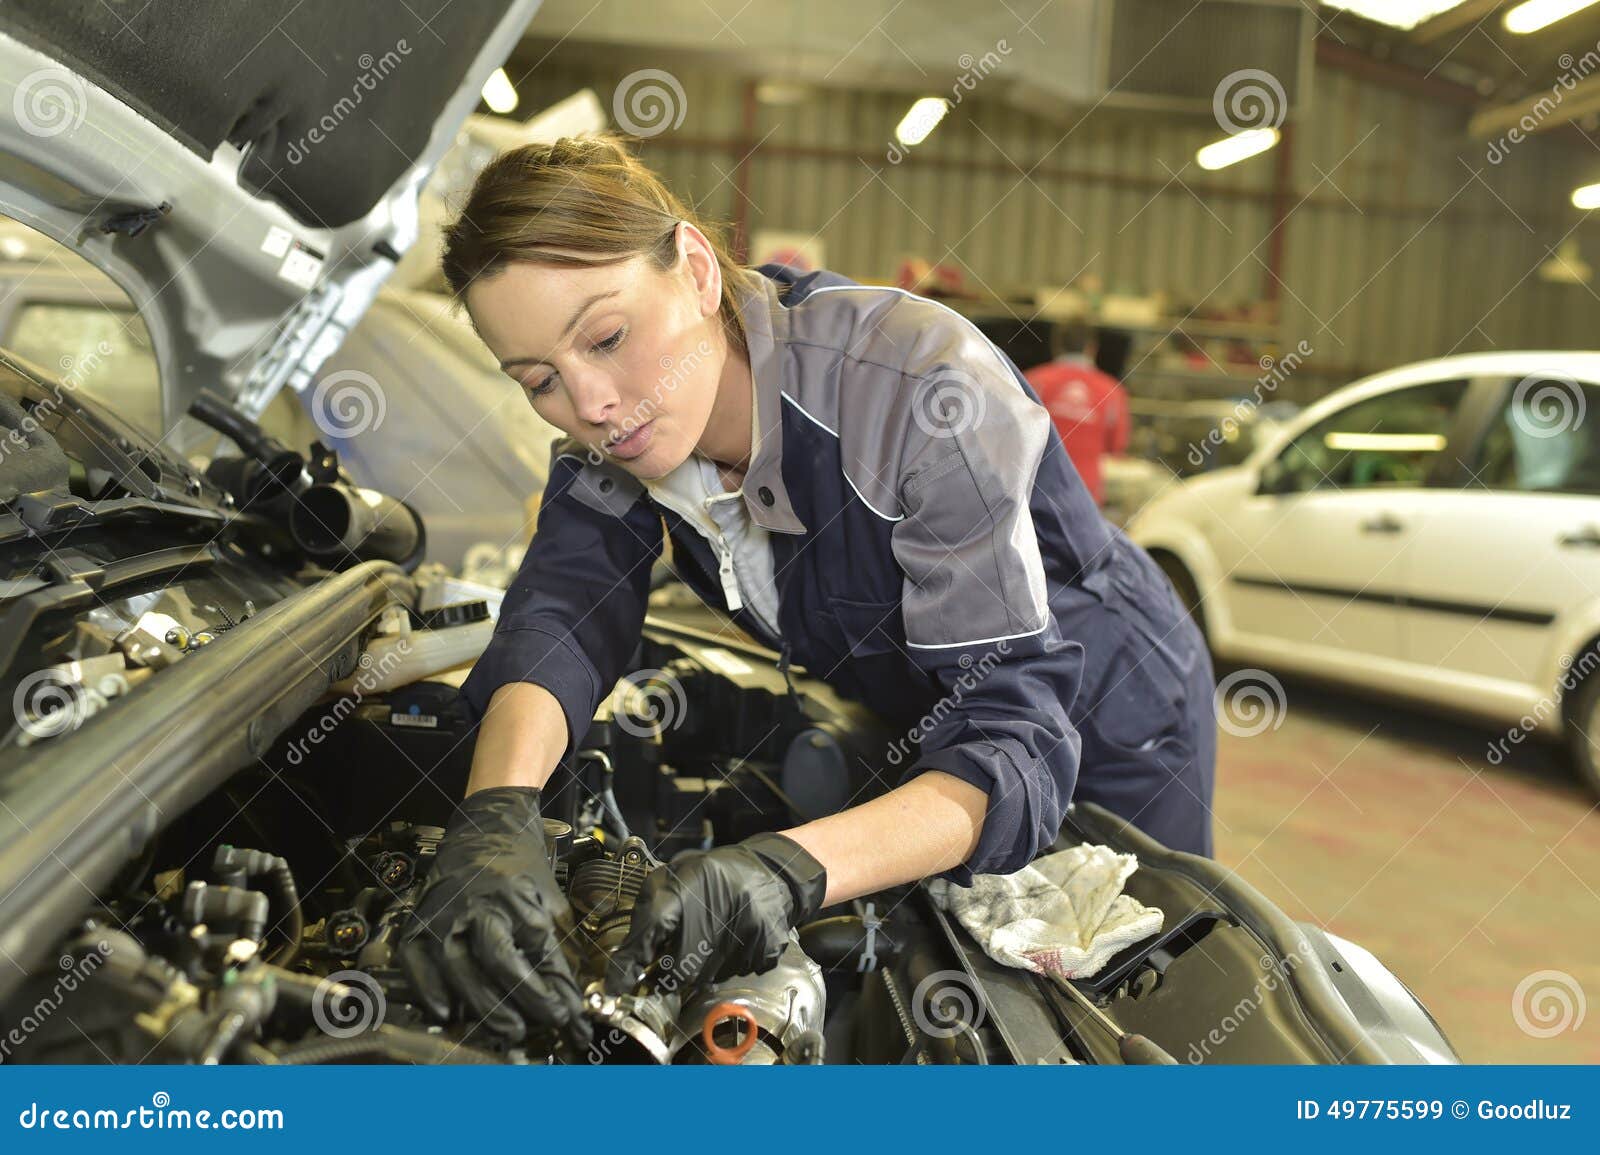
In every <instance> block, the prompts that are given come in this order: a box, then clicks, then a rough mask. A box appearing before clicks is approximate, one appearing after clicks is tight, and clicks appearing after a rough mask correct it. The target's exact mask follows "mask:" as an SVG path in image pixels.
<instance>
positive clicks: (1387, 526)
mask: <svg viewBox="0 0 1600 1155" xmlns="http://www.w3.org/2000/svg"><path fill="white" fill-rule="evenodd" d="M1404 528H1405V526H1404V525H1402V524H1401V523H1400V520H1399V519H1398V518H1396V517H1395V516H1394V514H1392V513H1380V514H1379V515H1378V516H1377V517H1374V518H1372V519H1371V520H1370V521H1364V522H1362V523H1361V532H1362V533H1399V532H1400V531H1401V530H1402V529H1404Z"/></svg>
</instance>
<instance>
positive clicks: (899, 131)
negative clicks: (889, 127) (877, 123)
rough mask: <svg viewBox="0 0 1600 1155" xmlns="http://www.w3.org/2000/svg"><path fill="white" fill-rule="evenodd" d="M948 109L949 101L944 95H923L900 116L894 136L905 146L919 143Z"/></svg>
mask: <svg viewBox="0 0 1600 1155" xmlns="http://www.w3.org/2000/svg"><path fill="white" fill-rule="evenodd" d="M949 111H950V102H949V101H948V100H946V99H944V97H942V96H924V97H923V98H922V99H921V100H919V101H917V102H916V103H915V104H913V105H912V106H911V108H910V109H909V110H907V112H906V114H905V116H903V117H901V119H900V123H899V125H897V126H896V127H895V130H894V138H895V139H896V140H898V141H899V142H900V143H901V144H903V145H905V146H906V147H907V148H910V147H912V146H913V145H918V144H921V143H922V142H923V141H925V140H927V139H928V134H929V133H930V132H932V131H933V130H934V129H935V128H937V127H938V125H939V122H940V121H941V120H943V119H944V114H945V113H947V112H949Z"/></svg>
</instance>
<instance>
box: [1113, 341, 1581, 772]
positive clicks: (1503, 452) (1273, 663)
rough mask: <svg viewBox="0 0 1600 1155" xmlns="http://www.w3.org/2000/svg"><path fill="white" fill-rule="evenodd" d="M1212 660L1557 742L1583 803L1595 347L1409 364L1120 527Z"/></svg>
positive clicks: (1333, 400) (1497, 748)
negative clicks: (1194, 623)
mask: <svg viewBox="0 0 1600 1155" xmlns="http://www.w3.org/2000/svg"><path fill="white" fill-rule="evenodd" d="M1128 532H1129V535H1130V536H1131V537H1132V538H1133V539H1134V540H1135V541H1137V542H1138V543H1139V544H1140V545H1142V546H1144V548H1145V549H1147V550H1149V551H1150V553H1151V554H1152V555H1153V556H1154V557H1155V558H1156V560H1157V561H1158V562H1160V564H1161V565H1162V567H1163V568H1164V569H1165V570H1166V571H1167V573H1168V575H1169V576H1170V577H1171V578H1172V580H1173V583H1174V584H1175V585H1176V586H1177V587H1178V590H1179V592H1180V594H1181V595H1182V596H1183V597H1184V598H1185V599H1187V601H1188V603H1189V604H1190V605H1191V607H1193V608H1194V610H1195V612H1196V614H1197V616H1198V617H1199V618H1200V619H1201V622H1202V625H1203V626H1204V628H1205V630H1206V633H1207V636H1208V638H1209V640H1210V643H1211V647H1212V650H1213V652H1214V653H1215V654H1216V655H1217V656H1218V657H1219V658H1222V659H1224V660H1227V661H1230V662H1237V663H1245V664H1251V665H1257V666H1261V667H1264V668H1267V669H1269V670H1282V671H1291V672H1295V673H1300V674H1307V675H1312V676H1315V677H1320V678H1326V679H1330V680H1333V681H1337V682H1341V683H1344V684H1347V685H1350V686H1354V687H1359V688H1360V689H1362V690H1365V691H1368V692H1371V693H1374V694H1378V695H1382V696H1384V697H1403V698H1406V699H1410V700H1413V701H1416V702H1419V703H1426V704H1431V705H1434V706H1437V707H1442V708H1445V709H1447V710H1450V711H1453V712H1461V713H1466V714H1469V715H1472V716H1475V717H1478V718H1481V719H1485V720H1488V721H1490V722H1492V723H1495V724H1497V725H1502V726H1505V727H1506V728H1507V730H1506V733H1505V735H1504V736H1503V737H1501V738H1497V739H1494V740H1492V741H1491V744H1490V747H1489V752H1488V758H1489V760H1490V761H1491V762H1499V761H1501V760H1502V759H1503V758H1504V756H1505V755H1506V753H1507V752H1508V751H1509V749H1510V748H1511V747H1512V746H1514V745H1516V744H1520V743H1521V742H1524V741H1527V740H1530V739H1533V738H1544V739H1556V740H1559V739H1563V738H1564V739H1565V740H1566V741H1567V742H1568V743H1569V745H1570V747H1571V750H1572V754H1573V759H1574V762H1575V763H1576V766H1577V768H1578V770H1579V772H1580V773H1581V774H1582V775H1583V777H1584V778H1585V779H1587V781H1588V782H1589V784H1590V785H1591V786H1593V787H1594V788H1595V789H1596V790H1600V677H1597V676H1593V675H1595V674H1597V673H1600V650H1597V646H1600V353H1538V352H1532V353H1487V354H1473V355H1468V356H1458V357H1447V358H1443V359H1441V360H1436V361H1427V362H1424V363H1421V364H1416V365H1409V366H1406V367H1405V368H1402V369H1396V370H1393V371H1392V372H1388V373H1382V374H1379V375H1377V376H1375V377H1369V378H1367V379H1366V380H1364V381H1360V382H1357V383H1356V384H1354V385H1350V386H1348V387H1346V388H1344V389H1341V390H1339V391H1338V392H1336V393H1334V394H1332V395H1331V396H1329V397H1326V398H1324V399H1323V400H1322V401H1321V402H1319V403H1318V404H1316V405H1314V406H1312V407H1311V408H1309V409H1307V410H1306V411H1305V412H1304V413H1302V414H1300V415H1299V417H1298V418H1296V419H1295V420H1294V421H1292V422H1290V423H1289V424H1288V425H1286V426H1284V428H1282V429H1281V430H1279V431H1278V433H1277V434H1276V436H1274V437H1272V438H1271V439H1269V440H1268V441H1267V442H1265V443H1264V444H1263V445H1261V446H1260V447H1259V448H1257V450H1256V451H1255V452H1254V453H1252V454H1251V456H1250V457H1249V458H1248V459H1247V460H1246V461H1245V462H1244V463H1243V464H1241V465H1239V466H1236V467H1233V468H1230V469H1223V470H1218V471H1216V472H1214V473H1210V474H1206V475H1203V476H1200V477H1196V478H1192V479H1191V480H1189V481H1187V482H1185V483H1183V484H1182V485H1178V486H1174V487H1173V488H1171V489H1169V490H1168V491H1167V492H1166V493H1164V494H1162V495H1161V496H1159V497H1157V498H1156V499H1155V500H1154V501H1152V502H1151V503H1150V504H1149V505H1147V506H1146V507H1145V508H1144V510H1143V511H1142V512H1141V513H1140V514H1139V516H1138V517H1136V518H1135V519H1134V520H1133V522H1132V524H1131V525H1130V526H1129V527H1128Z"/></svg>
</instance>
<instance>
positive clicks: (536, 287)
mask: <svg viewBox="0 0 1600 1155" xmlns="http://www.w3.org/2000/svg"><path fill="white" fill-rule="evenodd" d="M721 293H722V279H721V271H720V269H719V267H718V265H717V262H716V259H715V257H714V255H713V254H712V251H711V248H710V243H709V242H708V241H706V240H705V237H704V235H703V234H701V233H700V232H699V230H697V229H695V228H694V227H693V226H692V225H688V224H681V225H679V226H678V260H677V264H676V265H675V266H674V267H673V268H671V269H668V270H666V271H665V272H663V271H661V270H660V269H658V268H657V267H656V266H655V264H654V263H653V262H651V261H650V260H649V258H647V257H645V256H636V257H633V258H630V259H629V260H627V261H624V262H621V263H618V264H613V265H597V266H591V267H585V268H558V267H555V266H551V265H537V264H532V263H530V262H527V261H514V262H512V263H511V264H510V265H508V266H507V267H506V268H504V269H501V270H499V271H498V272H495V273H493V274H491V275H489V276H487V277H480V278H479V279H478V280H477V281H475V282H473V284H472V285H471V286H470V287H469V288H468V289H467V293H466V304H467V310H468V312H470V313H471V314H472V320H473V323H474V324H475V325H476V326H477V329H478V333H479V334H480V335H481V336H482V337H483V340H484V343H485V344H487V345H488V346H489V349H490V351H491V352H492V353H493V354H494V355H495V357H496V359H497V360H499V362H500V366H501V368H502V369H504V370H505V371H506V373H508V374H509V375H510V376H511V378H512V380H514V381H516V382H517V384H518V385H519V386H521V388H522V391H523V393H524V394H525V395H526V396H527V397H528V399H529V401H530V402H531V403H532V404H533V408H534V410H535V411H536V412H537V413H538V414H539V416H541V417H543V418H544V419H545V420H546V421H548V422H550V424H552V425H554V426H555V427H556V428H558V429H560V430H561V431H562V432H564V433H568V434H570V435H572V436H574V437H576V438H578V439H579V440H580V441H582V442H583V443H584V444H585V445H586V446H588V447H589V448H590V449H591V450H593V451H595V452H597V453H600V454H602V455H604V456H605V457H606V458H608V459H610V460H612V461H615V462H617V463H618V464H620V465H621V466H623V468H625V469H627V470H628V471H629V472H630V473H632V474H634V475H635V476H637V477H640V478H646V479H649V478H657V477H661V476H663V475H664V474H666V473H668V472H669V471H671V470H672V469H674V468H675V467H676V466H678V465H680V464H681V463H682V462H683V461H684V460H685V459H687V458H688V456H689V454H690V453H691V452H693V450H694V448H695V445H696V444H697V443H698V442H699V440H700V437H701V434H702V433H703V432H704V431H705V427H706V421H707V420H708V418H709V417H710V414H711V408H712V404H713V402H714V401H715V400H716V395H717V384H718V381H719V379H720V377H721V373H722V366H723V362H724V359H725V357H726V348H727V346H726V341H725V340H724V338H723V335H722V328H721V322H720V320H719V318H718V314H717V310H718V306H719V304H720V301H721Z"/></svg>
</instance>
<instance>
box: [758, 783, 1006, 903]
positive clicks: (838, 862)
mask: <svg viewBox="0 0 1600 1155" xmlns="http://www.w3.org/2000/svg"><path fill="white" fill-rule="evenodd" d="M988 809H989V796H988V795H987V794H985V793H984V792H983V791H982V790H979V789H978V788H977V787H976V786H973V785H971V784H970V783H967V782H964V781H962V780H961V779H960V778H957V777H955V776H954V775H951V774H944V773H941V772H939V771H937V770H930V771H928V772H927V773H925V774H920V775H918V776H917V777H915V778H913V779H912V780H911V781H910V782H907V783H906V784H905V785H903V786H899V787H896V788H895V789H893V790H891V791H889V793H887V794H885V795H883V796H882V797H879V798H874V799H873V800H872V801H871V802H866V803H863V804H862V805H860V806H855V807H852V808H851V809H849V810H842V811H840V812H839V813H838V814H830V815H829V816H828V817H826V818H819V819H817V820H816V821H815V822H808V823H806V824H805V825H804V826H799V827H796V828H795V829H793V830H786V831H784V834H785V835H787V836H788V837H789V838H792V839H794V841H796V842H798V843H799V844H800V845H801V846H803V847H805V848H806V850H807V851H808V852H809V853H810V854H811V856H812V857H813V858H815V859H816V860H817V861H818V862H820V863H822V865H823V866H825V867H827V870H828V896H827V899H826V900H825V901H826V902H827V903H828V904H829V905H832V904H833V903H836V902H847V901H849V900H850V899H852V898H859V897H861V896H862V895H864V894H871V893H872V892H874V891H877V890H882V889H883V888H884V887H888V886H896V885H899V884H900V883H903V882H914V881H916V880H917V879H919V878H927V877H928V876H929V875H933V874H938V873H940V872H941V871H945V870H949V869H950V868H951V867H953V866H959V865H960V864H961V863H963V862H965V861H966V860H967V859H968V858H970V857H971V856H972V852H973V851H974V850H975V849H977V846H978V836H979V835H980V834H981V833H982V831H983V819H984V815H985V814H986V813H987V812H988Z"/></svg>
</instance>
